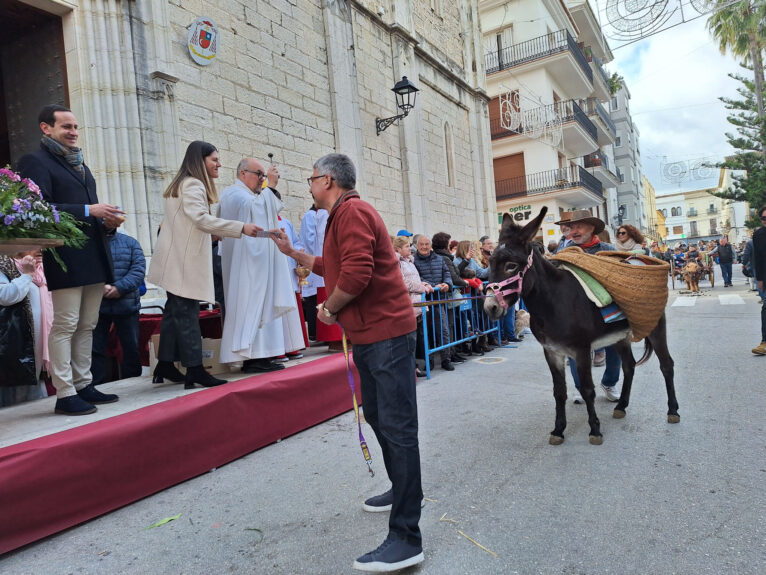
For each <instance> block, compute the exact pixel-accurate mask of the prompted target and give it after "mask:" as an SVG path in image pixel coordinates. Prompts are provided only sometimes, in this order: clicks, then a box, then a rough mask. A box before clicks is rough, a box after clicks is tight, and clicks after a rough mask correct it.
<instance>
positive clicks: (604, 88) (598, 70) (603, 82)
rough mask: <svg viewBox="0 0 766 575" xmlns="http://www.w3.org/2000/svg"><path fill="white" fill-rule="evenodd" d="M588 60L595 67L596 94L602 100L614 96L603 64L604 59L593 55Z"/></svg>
mask: <svg viewBox="0 0 766 575" xmlns="http://www.w3.org/2000/svg"><path fill="white" fill-rule="evenodd" d="M588 53H589V52H588ZM588 62H589V63H590V65H591V67H592V68H593V88H594V89H595V91H596V96H597V97H598V99H599V100H601V101H602V102H606V101H608V100H609V99H610V98H611V97H612V92H611V90H610V89H609V75H608V74H607V73H606V70H604V68H603V66H602V64H603V60H601V58H598V57H596V56H592V57H591V58H590V59H589V60H588Z"/></svg>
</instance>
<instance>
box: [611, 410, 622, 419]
mask: <svg viewBox="0 0 766 575" xmlns="http://www.w3.org/2000/svg"><path fill="white" fill-rule="evenodd" d="M612 417H614V418H615V419H622V418H623V417H625V411H624V410H622V409H615V410H614V411H613V412H612Z"/></svg>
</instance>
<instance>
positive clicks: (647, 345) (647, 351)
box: [636, 337, 654, 365]
mask: <svg viewBox="0 0 766 575" xmlns="http://www.w3.org/2000/svg"><path fill="white" fill-rule="evenodd" d="M653 352H654V347H653V346H652V342H651V341H649V338H648V337H647V338H645V339H644V355H642V356H641V359H639V360H638V361H637V362H636V365H643V364H645V363H646V362H647V361H649V358H650V357H652V353H653Z"/></svg>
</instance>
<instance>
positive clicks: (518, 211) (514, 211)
mask: <svg viewBox="0 0 766 575" xmlns="http://www.w3.org/2000/svg"><path fill="white" fill-rule="evenodd" d="M508 213H509V214H511V217H512V218H513V219H514V221H516V222H525V221H527V220H529V219H530V218H531V217H532V206H529V205H526V206H516V207H515V208H508Z"/></svg>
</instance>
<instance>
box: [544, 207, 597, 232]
mask: <svg viewBox="0 0 766 575" xmlns="http://www.w3.org/2000/svg"><path fill="white" fill-rule="evenodd" d="M567 214H569V218H566V215H567ZM561 217H562V218H563V219H561V220H559V221H558V222H554V223H555V224H556V225H557V226H560V225H561V224H564V225H567V226H571V225H572V224H574V223H575V222H583V223H585V224H590V225H592V226H593V227H594V228H595V229H594V230H593V235H596V234H599V233H601V232H602V231H604V227H606V224H605V223H604V221H603V220H600V219H598V218H597V217H595V216H594V215H593V214H591V213H590V212H589V211H588V210H574V211H573V212H564V213H563V214H561Z"/></svg>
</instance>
